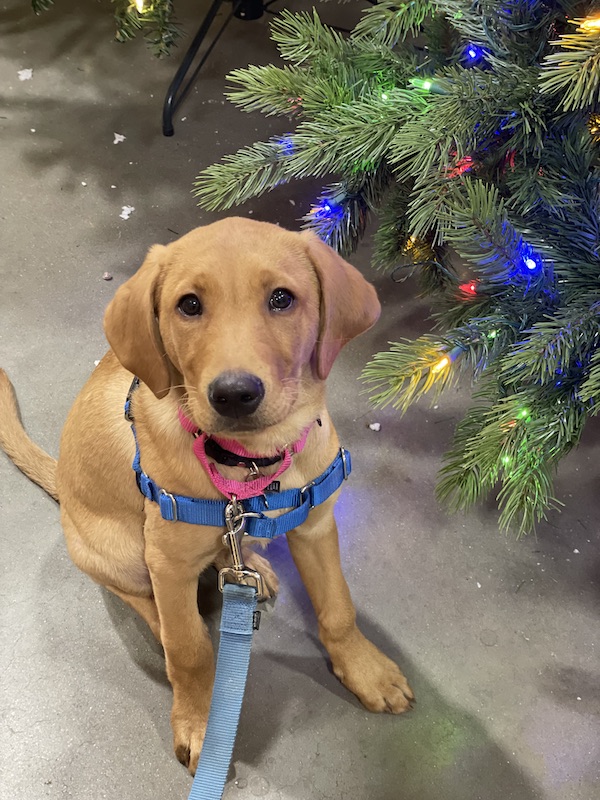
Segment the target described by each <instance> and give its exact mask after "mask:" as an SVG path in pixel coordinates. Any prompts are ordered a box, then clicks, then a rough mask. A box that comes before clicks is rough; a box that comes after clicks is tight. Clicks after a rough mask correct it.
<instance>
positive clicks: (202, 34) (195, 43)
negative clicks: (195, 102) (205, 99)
mask: <svg viewBox="0 0 600 800" xmlns="http://www.w3.org/2000/svg"><path fill="white" fill-rule="evenodd" d="M223 2H224V0H213V3H212V5H211V7H210V8H209V9H208V11H207V12H206V16H205V17H204V19H203V20H202V23H201V25H200V27H199V28H198V33H197V34H196V35H195V36H194V38H193V40H192V43H191V45H190V46H189V47H188V50H187V52H186V54H185V56H184V57H183V61H182V62H181V66H180V67H179V69H178V70H177V72H176V73H175V77H174V78H173V80H172V81H171V85H170V86H169V89H168V91H167V95H166V97H165V103H164V106H163V134H164V135H165V136H173V134H174V132H175V131H174V130H173V114H174V113H175V111H176V109H177V106H178V105H179V104H180V102H181V101H182V100H183V98H184V97H185V95H186V94H187V92H188V90H189V88H190V86H191V85H192V83H193V81H194V78H195V77H196V75H197V74H198V72H199V70H200V68H201V67H202V65H203V64H204V62H205V61H206V59H207V58H208V56H209V54H210V52H211V50H212V49H213V47H214V46H215V44H216V43H217V41H218V39H219V37H220V36H221V34H222V33H223V31H224V30H225V28H226V26H227V24H228V23H229V21H230V20H231V17H232V16H233V12H232V14H230V15H229V16H228V17H227V19H226V20H225V23H224V25H223V26H222V27H221V30H220V31H219V32H218V34H217V35H216V36H215V38H214V40H213V41H212V43H211V45H210V46H209V48H208V50H207V52H206V53H205V54H204V56H203V57H202V59H201V61H200V64H199V65H198V67H197V68H196V70H195V71H194V73H193V75H192V76H191V78H190V79H189V81H188V82H187V84H186V85H185V86H184V88H183V89H182V91H181V92H179V89H180V87H181V84H182V83H183V81H184V79H185V76H186V75H187V73H188V71H189V69H190V67H191V65H192V62H193V61H194V58H195V57H196V53H197V52H198V50H199V49H200V45H201V44H202V42H203V41H204V39H205V38H206V35H207V34H208V31H209V30H210V26H211V25H212V23H213V21H214V19H215V17H216V16H217V14H218V13H219V9H220V8H221V6H222V5H223ZM178 92H179V94H178Z"/></svg>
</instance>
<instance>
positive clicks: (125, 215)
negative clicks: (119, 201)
mask: <svg viewBox="0 0 600 800" xmlns="http://www.w3.org/2000/svg"><path fill="white" fill-rule="evenodd" d="M134 211H135V206H123V209H122V211H121V213H120V214H119V216H120V217H121V219H129V217H130V216H131V215H132V213H133V212H134Z"/></svg>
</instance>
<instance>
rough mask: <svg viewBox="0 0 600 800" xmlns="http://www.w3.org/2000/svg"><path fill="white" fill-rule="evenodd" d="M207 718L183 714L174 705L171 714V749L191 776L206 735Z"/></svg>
mask: <svg viewBox="0 0 600 800" xmlns="http://www.w3.org/2000/svg"><path fill="white" fill-rule="evenodd" d="M207 721H208V716H207V715H203V714H187V715H186V714H184V713H181V712H179V711H178V710H177V709H176V708H175V705H174V706H173V713H172V714H171V725H172V727H173V748H174V750H175V755H176V756H177V760H178V761H180V762H181V763H182V764H183V765H184V767H187V768H188V769H189V771H190V772H191V774H192V775H195V774H196V767H197V766H198V759H199V757H200V751H201V750H202V743H203V741H204V734H205V733H206V723H207Z"/></svg>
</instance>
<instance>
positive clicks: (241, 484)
mask: <svg viewBox="0 0 600 800" xmlns="http://www.w3.org/2000/svg"><path fill="white" fill-rule="evenodd" d="M178 414H179V422H180V423H181V426H182V428H183V429H184V430H186V431H187V432H188V433H192V434H193V435H194V437H195V439H194V445H193V450H194V454H195V456H196V458H197V459H198V460H199V461H200V463H201V464H202V466H203V467H204V469H205V470H206V472H207V473H208V476H209V478H210V479H211V481H212V483H213V486H214V487H215V488H216V489H217V490H218V491H219V492H221V494H224V495H225V496H226V497H231V496H232V495H235V496H236V497H237V499H238V500H246V499H248V498H249V497H257V496H258V495H260V494H263V492H264V491H265V489H266V488H267V486H268V485H269V484H271V483H273V481H275V480H276V479H277V478H278V477H279V476H280V475H281V474H282V472H285V470H286V469H287V468H288V467H289V466H290V464H291V463H292V456H293V455H295V454H296V453H300V452H301V451H302V450H303V449H304V445H305V444H306V439H307V437H308V433H309V431H310V429H311V428H312V423H311V424H310V425H309V426H308V428H305V429H304V431H303V432H302V436H301V437H300V438H299V439H298V440H297V441H296V442H294V443H293V444H291V445H288V446H287V447H285V448H284V449H283V450H280V451H278V454H279V455H281V464H280V465H279V467H278V468H277V470H276V471H275V472H274V473H273V474H272V475H260V476H259V477H257V478H254V479H253V480H247V481H234V480H231V479H229V478H224V477H223V476H222V475H221V473H220V472H219V471H218V470H217V468H216V466H215V464H213V463H212V462H210V461H209V460H208V456H207V455H206V447H205V445H206V441H207V439H213V440H214V441H215V442H216V443H217V444H218V445H220V447H222V448H224V449H225V450H229V452H231V453H234V454H235V455H237V456H240V457H241V458H245V459H250V460H255V459H256V460H259V459H262V458H263V456H260V455H257V454H254V453H249V452H248V450H246V448H245V447H243V446H242V445H241V444H240V443H239V442H236V441H235V439H221V438H218V437H216V436H209V435H208V434H206V433H204V431H201V430H200V429H199V428H198V427H197V426H196V425H195V424H194V423H193V422H192V420H191V419H189V417H186V415H185V414H184V413H183V411H182V410H181V408H179V409H178Z"/></svg>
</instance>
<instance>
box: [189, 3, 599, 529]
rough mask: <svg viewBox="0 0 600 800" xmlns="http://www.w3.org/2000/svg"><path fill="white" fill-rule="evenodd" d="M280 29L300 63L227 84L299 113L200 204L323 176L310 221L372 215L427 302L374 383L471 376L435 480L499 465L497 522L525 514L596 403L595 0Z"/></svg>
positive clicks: (382, 258)
mask: <svg viewBox="0 0 600 800" xmlns="http://www.w3.org/2000/svg"><path fill="white" fill-rule="evenodd" d="M272 38H273V39H274V41H275V42H276V43H277V45H278V47H279V50H280V53H281V56H282V58H283V59H284V60H285V61H286V62H288V63H287V64H286V65H284V66H283V67H277V66H273V65H270V66H250V67H248V68H247V69H243V70H236V71H234V72H233V73H232V74H231V75H230V76H229V80H230V83H231V84H232V88H231V90H230V91H229V93H228V96H229V99H230V100H231V101H232V102H233V103H235V104H237V105H238V106H239V107H240V108H241V109H243V110H245V111H254V110H259V111H261V112H263V113H265V114H268V115H274V114H277V115H281V116H284V117H288V118H290V119H291V124H292V128H293V130H291V131H290V132H289V133H287V134H286V135H284V136H280V137H274V138H272V139H270V140H269V141H267V142H258V143H256V144H252V145H249V146H247V147H245V148H243V149H241V150H240V151H238V152H237V153H235V154H233V155H229V156H226V157H225V158H224V159H223V160H222V162H221V163H219V164H215V165H213V166H211V167H209V168H207V169H205V170H204V171H203V172H202V173H201V174H200V175H199V176H198V179H197V182H196V192H197V195H198V197H199V199H200V203H201V205H203V206H204V207H205V208H209V209H226V208H230V207H231V206H233V205H234V204H239V203H243V202H244V201H246V200H248V199H249V198H251V197H255V196H256V195H259V194H261V193H263V192H265V191H268V190H269V189H272V188H273V187H275V186H277V185H279V184H281V183H282V182H286V181H290V180H291V179H292V178H304V177H308V176H311V177H320V178H324V179H326V180H327V181H329V182H328V184H327V186H326V187H325V188H324V189H323V193H322V195H321V196H320V197H319V198H318V200H317V201H316V202H315V204H314V206H313V207H312V208H311V209H310V210H309V211H308V213H307V214H306V216H305V217H304V222H305V224H306V226H308V227H310V228H312V229H313V230H315V231H316V232H317V233H318V234H319V235H320V236H321V237H322V238H323V239H325V240H326V241H327V242H329V243H330V244H331V245H332V246H333V247H335V248H337V249H338V250H339V251H340V252H341V253H343V254H349V253H351V252H352V251H353V250H354V248H355V247H356V245H357V243H358V242H359V240H360V239H361V237H362V236H363V234H364V232H365V228H366V225H367V223H368V221H369V219H370V218H371V217H372V216H373V215H377V216H378V217H379V226H378V228H377V231H376V233H375V234H374V256H373V262H374V265H375V266H376V267H378V268H380V269H385V270H396V271H398V270H400V271H402V270H405V271H408V272H414V273H415V275H417V276H418V278H419V279H420V281H421V283H422V286H423V289H424V290H425V291H426V292H428V293H430V294H431V295H432V300H433V301H435V315H434V320H435V324H434V327H433V331H432V332H431V333H430V334H427V335H425V336H422V337H420V338H419V339H417V340H416V341H401V342H398V343H394V344H392V345H391V347H390V349H389V351H387V352H383V353H379V354H377V355H376V356H375V357H374V359H373V361H372V362H371V363H370V364H368V365H367V367H366V368H365V370H364V377H365V379H366V381H367V383H368V385H369V386H370V387H371V390H372V397H373V400H374V401H375V403H377V404H380V405H385V404H392V405H393V406H394V407H396V408H398V409H400V410H401V411H404V410H406V409H407V408H408V407H409V406H410V405H411V404H412V403H414V402H415V401H417V400H418V399H419V398H421V397H422V396H424V395H425V394H429V395H430V396H431V397H432V398H433V399H434V400H436V399H437V397H438V395H439V394H440V392H441V391H442V390H443V389H444V388H446V387H448V386H449V385H451V384H453V383H455V382H456V381H458V380H459V379H461V378H463V377H467V376H468V377H469V378H471V379H472V380H474V381H475V390H474V393H473V404H472V406H471V407H470V408H469V409H468V410H467V412H466V415H465V417H464V419H463V420H462V421H461V422H460V423H459V425H458V427H457V429H456V433H455V438H454V443H453V446H452V448H451V450H450V452H449V453H448V454H447V455H446V457H445V465H444V466H443V468H442V470H441V477H440V482H439V485H438V495H439V497H440V498H441V499H443V500H445V501H447V503H448V504H449V506H450V508H451V509H455V510H456V509H462V508H467V507H468V506H470V505H471V504H472V503H474V502H476V501H477V500H478V499H480V498H482V496H484V495H486V494H488V493H489V492H490V491H492V490H493V489H495V488H496V487H499V493H498V495H497V499H498V504H499V507H500V510H501V514H500V523H501V526H502V527H505V528H508V527H511V528H515V529H516V530H517V531H519V532H527V531H530V530H532V529H533V528H534V526H535V523H536V521H538V520H540V519H541V518H543V517H544V516H545V514H546V512H547V510H548V508H550V507H552V506H553V505H555V504H556V502H557V501H556V500H555V499H554V498H553V494H552V477H553V472H554V470H555V468H556V465H557V464H558V462H559V460H560V459H561V458H562V456H564V455H565V454H566V453H567V452H568V451H569V450H570V449H571V448H573V447H574V446H575V445H576V444H577V442H578V440H579V438H580V436H581V433H582V430H583V427H584V425H585V422H586V419H587V418H588V417H589V415H591V414H594V413H596V411H597V410H598V404H597V403H595V402H594V398H595V397H596V396H597V394H598V392H599V390H600V349H599V347H598V344H599V341H600V220H599V213H600V190H599V183H600V144H599V142H600V6H599V5H597V4H596V5H594V4H593V3H590V2H585V3H576V2H570V1H569V0H557V1H556V2H552V0H476V2H471V1H470V0H469V2H467V1H466V0H411V1H410V2H400V1H399V0H382V1H381V2H378V3H377V4H376V5H373V6H372V7H369V8H368V9H366V11H365V13H364V15H363V17H362V19H361V21H360V22H359V24H358V25H357V26H356V27H355V28H354V30H352V31H351V32H350V33H349V35H347V36H344V35H342V34H341V33H340V32H338V31H335V30H332V29H330V28H327V27H326V26H324V25H322V24H321V22H320V20H319V17H318V15H317V13H316V12H313V13H299V14H292V13H289V12H283V13H282V14H281V15H280V16H279V17H277V18H276V19H275V21H274V23H273V25H272Z"/></svg>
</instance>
